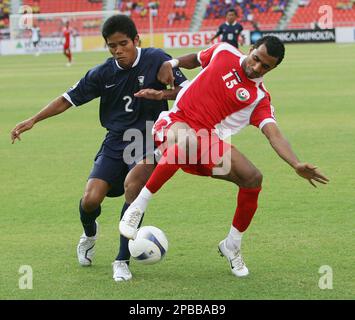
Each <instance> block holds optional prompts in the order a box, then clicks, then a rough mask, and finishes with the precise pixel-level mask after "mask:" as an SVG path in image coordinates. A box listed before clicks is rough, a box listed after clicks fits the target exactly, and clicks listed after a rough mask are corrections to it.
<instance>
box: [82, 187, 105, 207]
mask: <svg viewBox="0 0 355 320" xmlns="http://www.w3.org/2000/svg"><path fill="white" fill-rule="evenodd" d="M101 202H102V199H101V197H100V196H99V195H98V194H95V193H94V192H87V191H86V192H85V193H84V195H83V197H82V199H81V207H82V208H83V209H84V211H85V212H92V211H94V210H96V209H97V208H98V207H99V206H100V204H101Z"/></svg>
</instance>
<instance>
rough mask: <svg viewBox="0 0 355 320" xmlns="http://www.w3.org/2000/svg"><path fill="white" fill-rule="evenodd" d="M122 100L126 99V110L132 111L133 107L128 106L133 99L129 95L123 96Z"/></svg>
mask: <svg viewBox="0 0 355 320" xmlns="http://www.w3.org/2000/svg"><path fill="white" fill-rule="evenodd" d="M123 100H124V101H126V105H125V110H126V112H133V109H131V108H130V105H131V104H132V101H133V99H132V98H131V97H130V96H124V97H123Z"/></svg>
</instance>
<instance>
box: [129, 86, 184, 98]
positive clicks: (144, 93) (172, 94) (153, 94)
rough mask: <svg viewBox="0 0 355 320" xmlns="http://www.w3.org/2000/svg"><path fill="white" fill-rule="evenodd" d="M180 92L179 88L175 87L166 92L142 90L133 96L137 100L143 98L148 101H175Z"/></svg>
mask: <svg viewBox="0 0 355 320" xmlns="http://www.w3.org/2000/svg"><path fill="white" fill-rule="evenodd" d="M180 90H181V87H180V86H177V87H175V88H174V89H166V90H155V89H142V90H139V91H138V92H136V93H135V94H134V96H135V97H137V98H145V99H149V100H175V98H176V96H177V94H178V93H179V91H180Z"/></svg>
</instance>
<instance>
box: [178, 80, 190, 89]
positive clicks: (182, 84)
mask: <svg viewBox="0 0 355 320" xmlns="http://www.w3.org/2000/svg"><path fill="white" fill-rule="evenodd" d="M189 83H190V81H189V80H185V81H184V82H183V83H180V84H179V87H181V88H183V87H185V86H187V85H189Z"/></svg>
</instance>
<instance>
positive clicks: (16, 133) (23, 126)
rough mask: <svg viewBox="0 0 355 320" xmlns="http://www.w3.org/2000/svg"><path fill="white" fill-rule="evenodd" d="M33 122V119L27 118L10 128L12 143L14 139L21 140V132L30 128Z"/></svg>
mask: <svg viewBox="0 0 355 320" xmlns="http://www.w3.org/2000/svg"><path fill="white" fill-rule="evenodd" d="M34 124H35V121H34V120H33V119H28V120H25V121H22V122H20V123H19V124H17V125H16V127H15V128H13V129H12V130H11V140H12V144H14V143H15V140H16V139H18V140H19V141H21V138H20V135H21V133H23V132H25V131H27V130H30V129H32V127H33V126H34Z"/></svg>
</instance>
